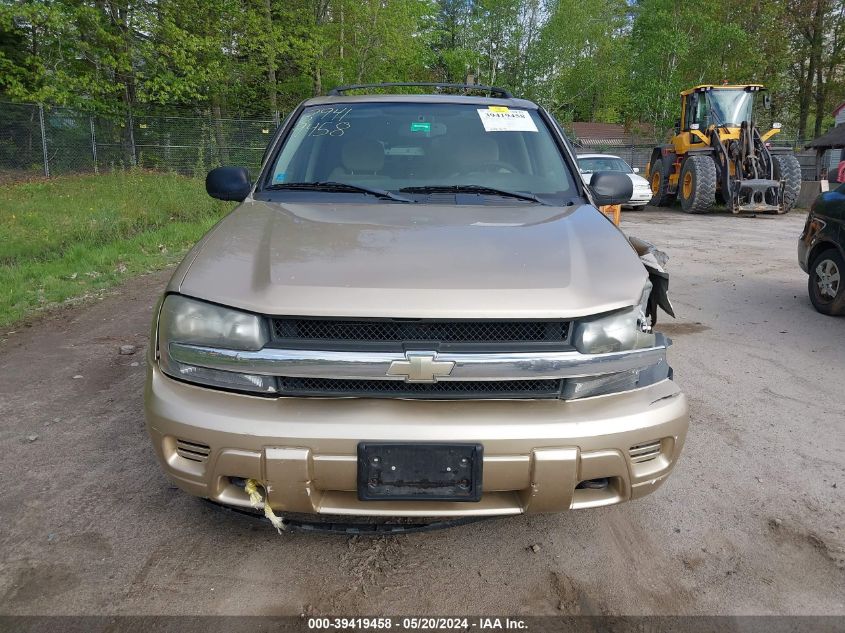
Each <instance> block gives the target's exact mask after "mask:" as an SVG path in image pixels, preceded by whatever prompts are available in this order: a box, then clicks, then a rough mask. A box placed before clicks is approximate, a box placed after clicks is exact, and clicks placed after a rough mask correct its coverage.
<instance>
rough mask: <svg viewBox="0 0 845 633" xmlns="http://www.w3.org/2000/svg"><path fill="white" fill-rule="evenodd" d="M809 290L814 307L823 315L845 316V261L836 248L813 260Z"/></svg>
mask: <svg viewBox="0 0 845 633" xmlns="http://www.w3.org/2000/svg"><path fill="white" fill-rule="evenodd" d="M807 290H808V291H809V293H810V301H811V302H812V303H813V307H814V308H815V309H816V310H818V311H819V312H821V313H822V314H829V315H831V316H839V315H842V314H845V260H843V259H842V255H840V254H839V251H837V250H836V249H835V248H830V249H828V250H826V251H823V252H821V253H819V254H818V255H816V256H815V257H814V258H813V263H812V264H810V278H809V280H808V281H807Z"/></svg>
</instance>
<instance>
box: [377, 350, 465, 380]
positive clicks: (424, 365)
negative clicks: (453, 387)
mask: <svg viewBox="0 0 845 633" xmlns="http://www.w3.org/2000/svg"><path fill="white" fill-rule="evenodd" d="M436 357H437V354H435V353H434V352H405V360H395V361H393V362H392V363H390V367H389V368H388V369H387V375H388V376H404V377H405V382H437V379H438V378H439V377H441V376H448V375H449V374H451V373H452V370H453V369H454V368H455V363H454V362H453V361H439V360H434V359H435V358H436Z"/></svg>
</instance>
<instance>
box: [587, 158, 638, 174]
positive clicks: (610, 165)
mask: <svg viewBox="0 0 845 633" xmlns="http://www.w3.org/2000/svg"><path fill="white" fill-rule="evenodd" d="M578 168H579V169H580V170H581V171H582V172H584V173H585V174H590V173H593V172H595V171H621V172H623V173H626V174H631V173H633V171H634V170H632V169H631V166H630V165H629V164H628V163H626V162H625V161H624V160H622V159H621V158H619V157H617V156H591V157H589V158H579V159H578Z"/></svg>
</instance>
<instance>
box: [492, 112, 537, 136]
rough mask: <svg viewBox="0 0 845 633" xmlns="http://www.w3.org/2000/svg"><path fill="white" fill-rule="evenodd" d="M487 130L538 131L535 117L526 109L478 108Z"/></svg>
mask: <svg viewBox="0 0 845 633" xmlns="http://www.w3.org/2000/svg"><path fill="white" fill-rule="evenodd" d="M478 116H479V117H481V124H482V125H483V126H484V131H485V132H536V131H537V126H536V125H534V119H532V118H531V115H530V114H528V112H527V111H526V110H511V109H510V108H501V107H498V108H492V107H491V108H478Z"/></svg>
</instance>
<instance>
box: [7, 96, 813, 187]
mask: <svg viewBox="0 0 845 633" xmlns="http://www.w3.org/2000/svg"><path fill="white" fill-rule="evenodd" d="M275 126H276V124H275V123H274V120H273V118H272V117H267V118H266V119H223V118H213V117H211V116H205V117H203V116H162V115H155V116H153V115H146V114H145V115H142V114H138V113H135V114H127V115H125V116H121V117H103V116H97V115H89V114H85V113H81V112H79V111H76V110H71V109H69V108H57V107H48V106H40V105H35V104H19V103H3V102H0V181H2V180H13V179H18V178H26V177H29V176H37V175H46V176H51V175H59V174H69V173H85V172H89V173H99V172H102V171H110V170H115V169H124V168H127V167H133V166H138V167H143V168H150V169H160V170H165V171H175V172H178V173H181V174H186V175H199V176H201V175H203V174H205V173H206V172H207V171H208V170H209V169H212V168H213V167H217V166H219V165H224V164H229V165H243V166H245V167H249V168H250V169H252V170H256V169H257V168H258V167H259V165H260V163H261V157H262V155H263V153H264V149H265V147H266V145H267V142H268V141H269V139H270V137H271V135H272V133H273V131H274V130H275ZM775 138H776V139H777V144H779V145H788V146H791V147H795V148H801V147H803V143H801V142H800V141H799V140H797V139H786V138H782V137H781V136H779V137H775ZM573 140H574V141H575V145H576V150H577V152H578V153H579V154H587V153H601V154H613V155H616V156H619V157H621V158H623V159H624V160H626V161H627V162H628V163H629V164H630V165H631V166H632V167H636V168H638V169H639V170H640V172H641V173H643V174H645V170H646V164H647V163H648V161H649V158H650V156H651V150H652V148H654V147H655V146H657V145H662V144H664V143H665V140H664V139H644V138H641V137H636V136H627V137H621V138H607V139H590V140H580V139H573ZM797 155H798V159H799V161H800V162H801V166H802V171H803V177H804V179H805V180H814V179H815V178H816V163H815V161H816V158H815V154H814V153H807V152H799V153H798V154H797Z"/></svg>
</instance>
